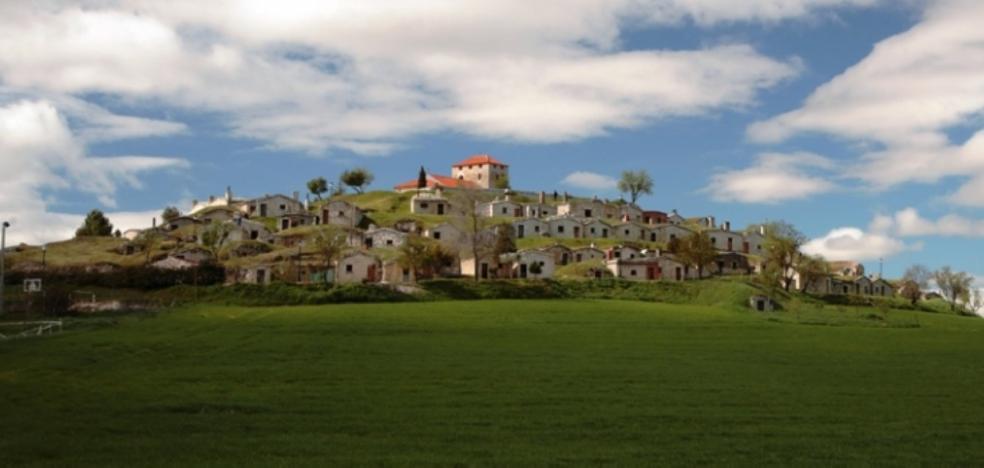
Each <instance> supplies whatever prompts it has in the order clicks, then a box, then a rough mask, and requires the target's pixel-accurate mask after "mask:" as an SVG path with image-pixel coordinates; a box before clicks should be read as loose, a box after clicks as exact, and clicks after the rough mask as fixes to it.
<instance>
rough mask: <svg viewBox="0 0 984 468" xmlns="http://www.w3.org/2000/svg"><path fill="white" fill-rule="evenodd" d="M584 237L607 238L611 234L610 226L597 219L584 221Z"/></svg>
mask: <svg viewBox="0 0 984 468" xmlns="http://www.w3.org/2000/svg"><path fill="white" fill-rule="evenodd" d="M583 232H584V237H587V238H591V239H607V238H609V237H610V236H611V233H612V227H611V226H609V225H608V224H607V223H605V222H604V221H601V220H599V219H590V220H586V221H585V222H584V231H583Z"/></svg>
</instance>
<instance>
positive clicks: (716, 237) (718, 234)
mask: <svg viewBox="0 0 984 468" xmlns="http://www.w3.org/2000/svg"><path fill="white" fill-rule="evenodd" d="M728 227H730V226H728ZM703 232H704V233H706V234H707V237H709V238H710V239H711V245H713V246H714V248H715V249H717V250H720V251H723V252H737V251H739V250H742V243H743V242H744V241H745V239H744V237H742V235H741V234H740V233H737V232H733V231H731V230H730V229H726V228H722V229H707V230H704V231H703Z"/></svg>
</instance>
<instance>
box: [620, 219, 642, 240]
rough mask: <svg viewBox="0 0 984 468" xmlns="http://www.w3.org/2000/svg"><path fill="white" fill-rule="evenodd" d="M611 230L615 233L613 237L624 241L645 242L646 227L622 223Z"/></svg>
mask: <svg viewBox="0 0 984 468" xmlns="http://www.w3.org/2000/svg"><path fill="white" fill-rule="evenodd" d="M612 229H613V230H614V231H615V237H617V238H619V239H621V240H626V241H645V240H646V232H647V228H646V226H644V225H642V224H638V223H622V224H619V225H616V226H613V227H612Z"/></svg>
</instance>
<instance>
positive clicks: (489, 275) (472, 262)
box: [459, 254, 499, 280]
mask: <svg viewBox="0 0 984 468" xmlns="http://www.w3.org/2000/svg"><path fill="white" fill-rule="evenodd" d="M459 264H460V269H461V276H467V277H472V278H474V277H475V275H476V271H475V268H476V264H477V268H478V271H477V274H478V279H480V280H487V279H493V278H496V277H497V276H498V269H499V259H498V258H493V256H492V255H491V254H489V255H485V256H482V257H479V258H478V259H477V260H476V259H475V257H463V258H461V259H460V261H459Z"/></svg>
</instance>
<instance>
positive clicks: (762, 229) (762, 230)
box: [759, 226, 765, 236]
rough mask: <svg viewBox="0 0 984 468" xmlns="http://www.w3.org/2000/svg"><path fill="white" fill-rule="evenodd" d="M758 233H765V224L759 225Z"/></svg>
mask: <svg viewBox="0 0 984 468" xmlns="http://www.w3.org/2000/svg"><path fill="white" fill-rule="evenodd" d="M759 234H761V235H763V236H764V235H765V226H759Z"/></svg>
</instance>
